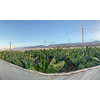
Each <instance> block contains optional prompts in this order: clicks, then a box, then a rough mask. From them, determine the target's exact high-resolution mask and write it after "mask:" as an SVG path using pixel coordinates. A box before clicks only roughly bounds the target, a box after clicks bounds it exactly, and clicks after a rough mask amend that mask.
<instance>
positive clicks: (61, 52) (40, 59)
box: [0, 46, 100, 73]
mask: <svg viewBox="0 0 100 100" xmlns="http://www.w3.org/2000/svg"><path fill="white" fill-rule="evenodd" d="M63 48H64V49H63ZM65 48H66V49H65ZM0 59H2V60H5V61H7V62H10V52H9V51H2V52H0ZM97 59H100V48H96V47H94V48H93V47H88V46H87V47H86V49H84V56H83V51H82V49H80V48H78V49H70V48H67V47H66V46H64V47H60V46H58V47H56V48H54V49H49V50H45V49H44V50H29V51H25V52H19V51H11V63H13V64H15V65H18V66H20V67H23V68H26V69H29V70H34V71H39V72H42V73H59V72H69V71H73V70H78V69H83V68H89V67H93V66H96V65H100V60H97Z"/></svg>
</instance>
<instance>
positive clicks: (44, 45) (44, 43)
mask: <svg viewBox="0 0 100 100" xmlns="http://www.w3.org/2000/svg"><path fill="white" fill-rule="evenodd" d="M44 46H46V40H44ZM45 48H46V47H45Z"/></svg>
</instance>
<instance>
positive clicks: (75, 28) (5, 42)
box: [0, 20, 100, 48]
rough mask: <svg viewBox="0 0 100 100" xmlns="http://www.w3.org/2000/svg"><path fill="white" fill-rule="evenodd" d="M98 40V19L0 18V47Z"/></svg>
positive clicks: (99, 22) (99, 38)
mask: <svg viewBox="0 0 100 100" xmlns="http://www.w3.org/2000/svg"><path fill="white" fill-rule="evenodd" d="M82 28H83V30H84V41H85V42H87V41H90V40H91V39H92V41H94V40H100V35H99V33H100V21H99V20H0V48H4V47H7V46H9V42H11V44H12V46H16V47H20V46H21V47H22V46H35V45H44V41H46V45H49V44H55V43H57V44H59V43H68V39H70V43H77V42H82Z"/></svg>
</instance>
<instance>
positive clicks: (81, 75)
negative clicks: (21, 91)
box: [0, 60, 100, 80]
mask: <svg viewBox="0 0 100 100" xmlns="http://www.w3.org/2000/svg"><path fill="white" fill-rule="evenodd" d="M99 79H100V66H95V67H92V68H86V69H83V70H78V71H72V72H69V73H56V74H44V73H40V72H37V71H31V70H27V69H23V68H21V67H19V66H16V65H13V64H11V63H8V62H6V61H3V60H0V80H99Z"/></svg>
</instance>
